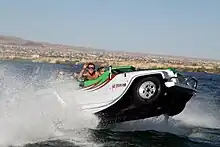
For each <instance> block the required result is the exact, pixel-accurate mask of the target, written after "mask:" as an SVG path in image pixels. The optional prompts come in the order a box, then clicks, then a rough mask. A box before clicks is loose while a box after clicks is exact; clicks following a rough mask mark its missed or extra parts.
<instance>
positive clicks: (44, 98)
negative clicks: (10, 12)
mask: <svg viewBox="0 0 220 147" xmlns="http://www.w3.org/2000/svg"><path fill="white" fill-rule="evenodd" d="M29 67H31V66H29ZM12 68H13V70H14V67H9V66H8V67H7V69H6V68H4V67H3V66H2V65H0V71H1V72H0V74H1V75H0V76H1V87H0V88H1V90H0V94H1V95H0V96H1V97H0V130H1V132H0V145H1V146H8V145H24V144H27V143H34V142H38V141H44V140H50V139H59V138H61V139H63V140H68V141H72V142H74V143H80V144H84V145H85V144H87V145H89V144H91V143H92V144H93V145H94V143H93V142H89V141H88V140H89V134H90V132H89V129H92V128H95V127H96V126H97V124H98V119H97V118H96V117H95V116H94V115H93V114H90V113H88V112H82V111H81V110H80V108H79V106H78V105H77V103H76V102H75V101H74V97H78V94H77V93H76V91H75V90H74V89H76V86H77V85H76V83H74V82H73V81H72V80H69V79H63V80H59V79H57V77H56V75H55V74H54V73H53V72H50V71H46V72H49V74H48V75H50V76H49V77H42V73H45V68H44V65H43V64H42V65H35V67H32V68H29V70H31V71H25V70H20V71H19V70H18V72H16V73H11V72H10V71H11V70H12ZM6 73H7V74H6ZM12 89H13V90H12ZM58 99H60V100H62V101H63V102H64V103H65V104H66V105H65V106H63V105H62V103H61V102H60V101H58ZM78 132H83V133H81V134H79V133H78Z"/></svg>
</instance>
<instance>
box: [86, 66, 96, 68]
mask: <svg viewBox="0 0 220 147" xmlns="http://www.w3.org/2000/svg"><path fill="white" fill-rule="evenodd" d="M87 68H88V69H95V67H91V66H90V67H87Z"/></svg>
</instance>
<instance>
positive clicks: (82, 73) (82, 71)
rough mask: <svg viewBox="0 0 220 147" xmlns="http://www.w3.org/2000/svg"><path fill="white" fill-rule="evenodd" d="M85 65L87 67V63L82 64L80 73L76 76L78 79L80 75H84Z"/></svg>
mask: <svg viewBox="0 0 220 147" xmlns="http://www.w3.org/2000/svg"><path fill="white" fill-rule="evenodd" d="M86 67H87V65H86V64H85V65H84V66H83V69H82V70H81V71H80V73H79V75H78V77H77V78H78V79H80V78H81V77H82V76H86V74H84V72H85V69H86Z"/></svg>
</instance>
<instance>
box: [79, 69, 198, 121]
mask: <svg viewBox="0 0 220 147" xmlns="http://www.w3.org/2000/svg"><path fill="white" fill-rule="evenodd" d="M196 89H197V79H196V78H194V77H184V76H183V75H182V74H180V73H178V72H176V71H175V70H173V69H147V70H146V69H145V70H141V69H136V68H135V67H133V66H119V67H114V68H113V67H111V66H110V67H108V70H107V71H106V72H105V73H104V74H103V75H102V76H100V77H99V78H97V79H95V80H88V81H79V90H80V94H82V95H87V97H84V96H82V97H81V96H79V97H78V98H77V101H78V103H79V104H80V106H81V108H82V109H83V110H85V111H91V112H92V113H94V114H96V115H97V116H99V117H100V118H101V120H102V121H103V122H107V123H114V122H123V121H129V120H137V119H144V118H148V117H153V116H159V115H161V114H166V115H168V116H173V115H177V114H179V113H181V112H182V111H183V109H184V108H185V105H186V103H187V102H188V101H189V100H190V99H191V98H192V97H193V96H194V95H195V94H196V92H197V91H196Z"/></svg>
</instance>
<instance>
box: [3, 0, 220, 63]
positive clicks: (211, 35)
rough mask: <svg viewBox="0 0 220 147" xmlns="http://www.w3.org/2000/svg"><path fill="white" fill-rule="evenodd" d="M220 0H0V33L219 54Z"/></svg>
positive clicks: (110, 47) (108, 46)
mask: <svg viewBox="0 0 220 147" xmlns="http://www.w3.org/2000/svg"><path fill="white" fill-rule="evenodd" d="M219 8H220V0H166V1H165V0H108V1H107V0H105V1H104V0H35V1H31V0H0V34H2V35H12V36H17V37H22V38H24V39H30V40H36V41H47V42H51V43H62V44H67V45H76V46H85V47H92V48H97V49H106V50H111V51H115V50H120V51H129V52H143V53H154V54H165V55H174V56H176V55H177V56H188V57H199V58H209V59H220V9H219Z"/></svg>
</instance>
